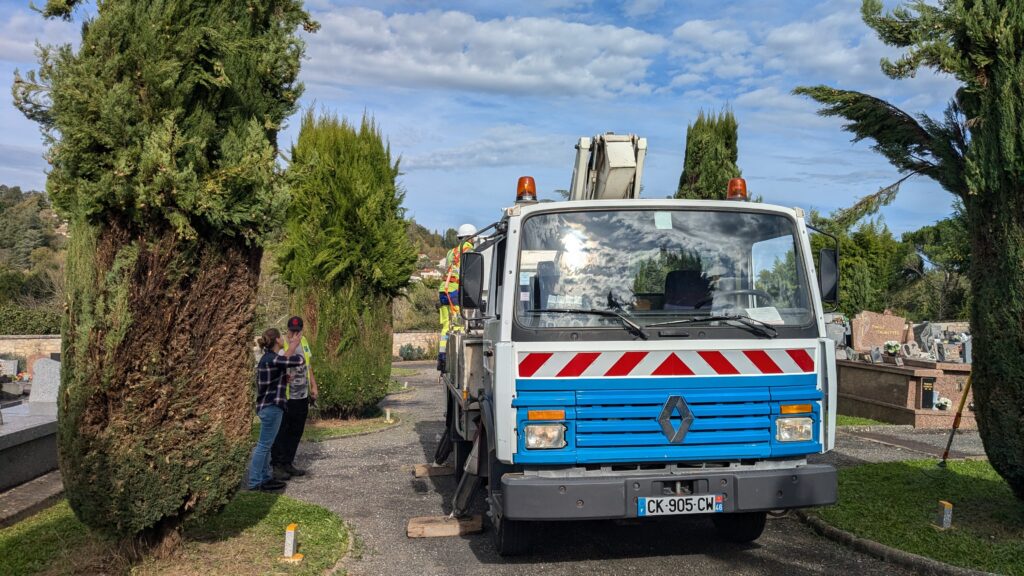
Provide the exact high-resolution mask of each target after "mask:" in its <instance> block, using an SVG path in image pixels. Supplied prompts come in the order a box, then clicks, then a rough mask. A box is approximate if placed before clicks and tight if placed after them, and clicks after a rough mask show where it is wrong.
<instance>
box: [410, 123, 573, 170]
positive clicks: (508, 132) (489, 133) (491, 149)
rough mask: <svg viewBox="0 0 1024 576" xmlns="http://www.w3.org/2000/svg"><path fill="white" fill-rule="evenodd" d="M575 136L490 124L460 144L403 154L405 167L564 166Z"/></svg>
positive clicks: (518, 126)
mask: <svg viewBox="0 0 1024 576" xmlns="http://www.w3.org/2000/svg"><path fill="white" fill-rule="evenodd" d="M570 141H572V137H569V136H558V135H552V134H545V133H540V132H537V131H536V130H534V129H530V128H528V127H526V126H522V125H519V124H514V125H502V126H495V127H493V128H489V129H487V130H485V131H483V133H482V134H481V135H480V137H479V138H478V139H476V140H473V141H471V142H467V143H464V144H461V145H459V146H455V147H451V148H445V149H439V150H431V151H430V152H426V153H423V154H414V155H410V156H408V157H404V158H402V164H401V166H402V169H403V170H409V171H413V170H439V169H451V168H469V167H480V166H536V165H546V166H561V165H563V164H565V163H566V161H568V160H571V154H570V152H567V150H569V151H571V150H572V147H571V145H567V142H570Z"/></svg>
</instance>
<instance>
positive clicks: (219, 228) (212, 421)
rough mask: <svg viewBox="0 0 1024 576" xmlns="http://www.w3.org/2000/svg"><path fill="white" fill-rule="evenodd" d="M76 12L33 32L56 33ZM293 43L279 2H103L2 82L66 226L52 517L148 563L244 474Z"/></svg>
mask: <svg viewBox="0 0 1024 576" xmlns="http://www.w3.org/2000/svg"><path fill="white" fill-rule="evenodd" d="M79 4H80V2H79V1H76V0H50V1H49V2H48V3H47V4H46V6H45V7H44V9H43V14H44V16H46V17H50V18H54V17H56V18H66V19H69V18H70V17H71V14H72V10H74V9H75V8H76V7H77V6H78V5H79ZM299 26H305V27H306V28H307V29H310V30H312V29H313V28H315V23H313V22H312V21H311V20H309V17H308V15H307V14H306V13H305V12H304V11H303V9H302V6H301V2H299V1H293V0H265V1H254V0H222V1H219V2H187V1H184V0H154V1H152V2H134V1H128V0H106V1H103V2H97V4H96V12H95V15H94V16H92V17H89V18H88V19H87V21H86V22H85V24H84V25H83V27H82V42H81V47H80V48H79V49H78V50H77V51H76V50H72V48H71V47H70V46H67V45H65V46H57V47H44V48H41V50H40V52H41V53H40V60H39V68H38V71H32V72H29V73H28V74H27V75H25V76H22V75H20V74H17V73H16V74H15V82H14V86H13V94H14V98H15V103H16V105H17V106H18V107H19V108H20V109H21V111H22V112H23V113H24V114H25V115H26V116H27V117H29V118H30V119H33V120H35V121H37V122H38V123H39V124H40V126H41V128H42V131H43V135H44V139H45V141H46V142H47V144H48V146H49V152H48V157H49V161H50V164H51V168H50V173H49V175H48V178H47V191H48V193H49V195H50V197H51V198H52V199H53V203H54V205H55V206H56V208H57V210H58V211H59V212H60V214H61V215H62V216H63V217H64V218H66V219H67V220H68V221H69V224H70V241H69V247H68V265H67V275H66V284H67V287H66V309H67V313H66V316H65V319H64V339H63V356H62V358H63V370H62V382H61V392H60V402H59V410H60V416H59V434H58V441H59V446H60V450H59V452H60V466H61V471H62V473H63V477H64V485H65V487H66V491H67V497H68V501H69V502H70V504H71V506H72V508H73V509H74V511H75V513H76V515H77V516H78V517H79V518H80V519H81V520H82V521H83V522H84V523H85V524H87V525H89V526H90V527H93V528H95V529H98V530H100V531H102V532H105V533H107V534H110V535H112V536H116V537H120V538H122V539H126V540H127V541H129V542H133V543H136V544H138V543H141V544H142V545H143V547H142V549H145V546H153V545H158V548H156V552H157V553H158V554H162V553H166V552H168V551H169V550H170V549H172V548H173V547H174V545H175V544H176V543H177V541H178V540H179V539H180V536H179V534H180V525H181V522H182V521H183V520H184V519H185V518H186V517H187V516H189V515H192V514H195V515H202V514H208V513H211V512H214V511H217V510H218V509H220V508H221V507H222V506H223V505H224V504H225V503H226V502H227V501H228V500H229V499H230V498H231V496H232V495H233V494H234V492H235V491H236V489H237V487H238V486H239V485H240V481H241V478H242V475H243V472H244V470H245V466H246V462H247V455H248V450H249V447H250V445H251V444H250V441H249V430H250V425H251V422H252V418H253V415H252V410H253V408H252V401H251V399H252V388H253V364H254V360H253V356H252V353H251V352H250V346H251V342H252V334H253V326H252V321H253V317H254V311H255V303H256V298H255V296H256V286H257V278H258V276H259V263H260V257H261V254H262V248H261V245H260V244H261V239H262V238H263V237H264V235H265V234H266V233H267V232H268V231H269V230H271V229H273V228H275V227H276V226H278V225H279V223H280V221H281V218H282V217H283V213H284V209H285V207H286V203H287V200H288V196H287V193H286V191H285V189H284V188H283V186H282V182H281V181H280V180H281V179H280V177H279V174H278V171H277V169H276V152H277V150H276V137H277V132H278V130H279V128H280V127H281V123H282V122H283V121H284V119H285V118H286V117H287V116H288V115H290V114H291V113H292V112H293V111H294V109H295V107H296V100H297V99H298V96H299V94H300V92H301V87H300V86H299V85H298V84H296V81H295V80H296V75H297V74H298V70H299V61H300V57H301V55H302V52H303V44H302V42H301V41H300V40H299V39H298V38H297V35H296V30H297V27H299ZM246 399H248V400H249V401H244V400H246ZM240 400H242V401H240ZM131 548H132V549H135V550H138V549H139V547H138V546H132V547H131Z"/></svg>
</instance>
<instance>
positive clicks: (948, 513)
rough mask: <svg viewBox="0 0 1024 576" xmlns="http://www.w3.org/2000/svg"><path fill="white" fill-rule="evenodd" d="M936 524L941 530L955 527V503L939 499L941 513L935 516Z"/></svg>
mask: <svg viewBox="0 0 1024 576" xmlns="http://www.w3.org/2000/svg"><path fill="white" fill-rule="evenodd" d="M935 525H936V526H937V527H938V528H939V529H940V530H949V529H950V528H952V527H953V504H952V503H950V502H946V501H945V500H939V514H938V517H936V518H935Z"/></svg>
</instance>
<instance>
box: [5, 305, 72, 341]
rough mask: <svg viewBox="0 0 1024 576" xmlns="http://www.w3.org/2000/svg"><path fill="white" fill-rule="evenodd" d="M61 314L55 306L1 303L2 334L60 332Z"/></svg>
mask: <svg viewBox="0 0 1024 576" xmlns="http://www.w3.org/2000/svg"><path fill="white" fill-rule="evenodd" d="M61 316H62V315H61V313H60V311H59V310H55V309H53V308H25V307H23V306H17V305H14V304H0V334H4V335H18V334H60V323H61Z"/></svg>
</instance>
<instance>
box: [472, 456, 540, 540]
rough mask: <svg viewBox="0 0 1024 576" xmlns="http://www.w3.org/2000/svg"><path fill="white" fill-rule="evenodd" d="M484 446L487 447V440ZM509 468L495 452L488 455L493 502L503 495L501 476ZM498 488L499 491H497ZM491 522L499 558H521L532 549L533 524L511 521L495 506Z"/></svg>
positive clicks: (489, 486) (488, 486) (489, 484)
mask: <svg viewBox="0 0 1024 576" xmlns="http://www.w3.org/2000/svg"><path fill="white" fill-rule="evenodd" d="M483 445H484V446H486V445H487V442H486V438H485V439H484V444H483ZM507 469H508V466H505V465H503V464H501V463H500V462H498V459H497V458H496V457H495V454H494V452H492V451H488V453H487V472H488V474H487V476H488V478H487V496H488V500H489V501H491V502H495V501H496V497H500V494H501V476H502V475H503V474H504V473H505V472H506V471H507ZM495 488H497V490H495ZM489 516H490V520H491V541H493V542H494V548H495V549H497V551H498V555H499V556H519V555H521V554H524V553H526V552H527V551H528V550H529V549H530V532H531V530H530V525H531V522H524V521H522V520H509V519H508V518H505V517H504V516H499V515H498V510H497V508H496V507H495V506H493V505H491V507H490V514H489Z"/></svg>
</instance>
